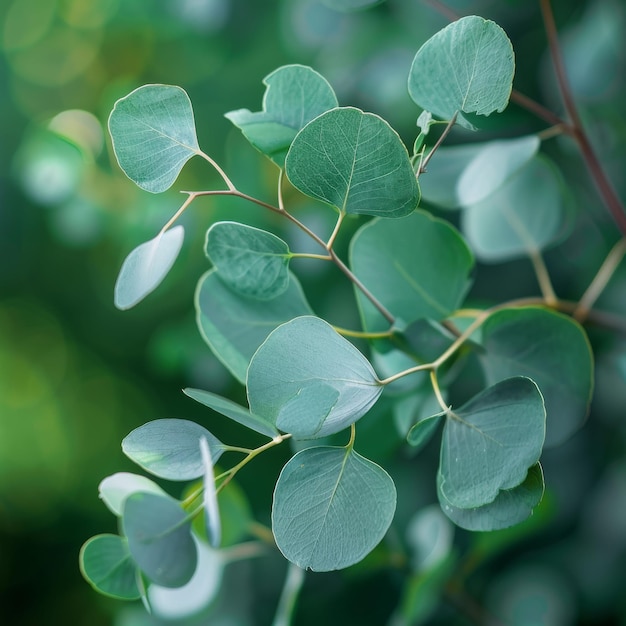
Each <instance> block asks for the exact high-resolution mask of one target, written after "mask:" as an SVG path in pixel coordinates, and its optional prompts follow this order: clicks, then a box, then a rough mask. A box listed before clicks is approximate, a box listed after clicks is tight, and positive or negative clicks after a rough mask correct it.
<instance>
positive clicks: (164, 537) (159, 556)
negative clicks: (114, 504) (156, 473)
mask: <svg viewBox="0 0 626 626" xmlns="http://www.w3.org/2000/svg"><path fill="white" fill-rule="evenodd" d="M122 528H123V531H124V535H126V537H127V538H128V548H129V550H130V553H131V555H132V557H133V559H134V560H135V562H136V563H137V565H138V566H139V568H140V569H141V570H142V571H143V572H144V573H145V575H146V576H147V577H148V578H149V579H150V580H151V581H152V582H155V583H156V584H157V585H162V586H163V587H181V586H182V585H184V584H185V583H187V582H188V581H189V580H190V578H191V577H192V576H193V573H194V571H195V569H196V563H197V551H196V545H195V543H194V541H193V538H192V536H191V522H190V521H189V519H188V516H187V513H186V512H185V511H184V510H183V509H182V507H181V506H180V504H179V503H178V502H177V501H176V500H174V499H173V498H170V497H162V496H158V495H155V494H152V493H135V494H133V495H132V496H130V497H129V498H128V499H127V500H126V504H125V506H124V513H123V515H122Z"/></svg>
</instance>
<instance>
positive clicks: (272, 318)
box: [195, 270, 312, 383]
mask: <svg viewBox="0 0 626 626" xmlns="http://www.w3.org/2000/svg"><path fill="white" fill-rule="evenodd" d="M195 304H196V319H197V323H198V327H199V328H200V332H201V334H202V336H203V338H204V340H205V341H206V342H207V344H208V345H209V347H210V348H211V350H213V353H214V354H215V356H217V358H218V359H219V360H220V361H221V362H222V363H223V364H224V365H225V366H226V367H227V368H228V369H229V370H230V372H231V373H232V374H233V376H235V378H237V380H239V381H240V382H242V383H243V382H245V380H246V370H247V369H248V364H249V363H250V359H251V358H252V355H253V354H254V352H255V351H256V349H257V348H258V347H259V346H260V345H261V344H262V343H263V341H265V338H266V337H267V336H268V335H269V333H270V332H271V331H272V330H274V328H276V327H277V326H278V325H280V324H282V323H283V322H286V321H288V320H290V319H293V318H294V317H297V316H299V315H308V314H310V313H312V311H311V307H310V306H309V304H308V302H307V301H306V298H305V296H304V293H303V292H302V288H301V287H300V283H299V282H298V279H297V278H296V277H295V276H294V275H293V274H291V275H290V277H289V286H288V287H287V290H286V291H285V292H284V293H282V294H281V295H279V296H277V297H275V298H272V299H271V300H257V299H255V298H249V297H247V296H242V295H241V294H238V293H236V292H234V291H233V290H232V289H230V288H229V287H227V286H226V285H225V284H224V282H223V281H221V280H220V279H219V276H218V274H217V272H216V271H215V270H211V271H209V272H207V273H206V274H205V275H204V276H203V277H202V278H201V279H200V282H199V283H198V288H197V289H196V297H195Z"/></svg>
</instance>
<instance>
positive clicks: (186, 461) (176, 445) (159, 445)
mask: <svg viewBox="0 0 626 626" xmlns="http://www.w3.org/2000/svg"><path fill="white" fill-rule="evenodd" d="M202 438H204V439H206V440H207V441H208V443H209V445H210V446H211V456H212V457H213V462H214V463H216V462H217V460H218V459H219V458H220V456H221V454H222V452H223V448H222V444H221V443H220V441H219V440H218V439H217V438H216V437H214V436H213V435H212V434H211V433H210V432H209V431H208V430H207V429H206V428H204V427H203V426H200V425H199V424H196V423H195V422H190V421H188V420H181V419H176V418H166V419H160V420H154V421H152V422H148V423H147V424H144V425H143V426H139V428H135V430H133V431H132V432H130V433H129V434H128V435H127V436H126V437H124V440H123V441H122V450H123V451H124V454H126V456H128V458H130V459H131V460H133V461H134V462H135V463H137V465H139V466H141V467H143V468H144V469H145V470H147V471H148V472H151V473H152V474H154V475H155V476H159V477H160V478H166V479H167V480H193V479H194V478H200V476H203V475H204V473H205V471H204V464H203V459H202V455H201V453H200V448H199V447H198V442H199V441H200V439H202Z"/></svg>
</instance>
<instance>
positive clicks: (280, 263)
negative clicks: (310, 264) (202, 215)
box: [206, 222, 289, 300]
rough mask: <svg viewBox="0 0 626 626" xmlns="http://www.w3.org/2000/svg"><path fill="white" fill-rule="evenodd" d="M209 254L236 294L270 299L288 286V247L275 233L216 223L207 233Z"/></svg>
mask: <svg viewBox="0 0 626 626" xmlns="http://www.w3.org/2000/svg"><path fill="white" fill-rule="evenodd" d="M206 254H207V256H208V258H209V259H210V261H211V263H213V265H214V266H215V269H216V270H217V273H218V274H219V277H220V278H221V279H222V280H223V281H224V282H225V283H226V284H227V285H228V286H229V287H230V288H231V289H234V290H235V291H236V292H238V293H240V294H241V295H244V296H249V297H251V298H256V299H258V300H271V299H272V298H275V297H276V296H279V295H280V294H282V293H284V292H285V291H286V290H287V287H288V285H289V247H288V246H287V244H286V243H285V242H284V241H283V240H282V239H280V238H279V237H277V236H276V235H273V234H272V233H268V232H267V231H264V230H260V229H258V228H253V227H252V226H246V225H245V224H239V223H238V222H217V223H216V224H213V225H212V226H211V228H209V230H208V231H207V239H206Z"/></svg>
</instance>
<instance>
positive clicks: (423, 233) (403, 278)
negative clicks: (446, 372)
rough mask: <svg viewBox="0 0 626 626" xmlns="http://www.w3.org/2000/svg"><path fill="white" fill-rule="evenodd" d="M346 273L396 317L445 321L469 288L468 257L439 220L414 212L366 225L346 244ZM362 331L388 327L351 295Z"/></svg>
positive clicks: (461, 242) (365, 301)
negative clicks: (361, 284) (349, 268)
mask: <svg viewBox="0 0 626 626" xmlns="http://www.w3.org/2000/svg"><path fill="white" fill-rule="evenodd" d="M350 264H351V267H352V271H353V272H354V273H355V274H356V275H357V276H358V278H359V279H360V280H361V282H362V283H363V284H364V285H365V286H366V287H367V288H368V289H369V290H370V291H371V292H372V293H373V294H374V295H375V296H376V298H377V299H378V300H379V301H380V302H381V303H382V304H383V305H384V306H385V307H386V308H387V309H388V310H389V311H390V312H391V313H392V314H393V315H394V316H396V317H397V318H400V319H401V320H402V321H403V322H404V323H406V324H410V323H411V322H414V321H415V320H418V319H420V318H431V319H436V320H441V319H444V318H445V317H448V316H449V315H450V314H451V313H452V312H453V311H454V310H456V309H457V308H458V306H459V305H460V304H461V302H462V300H463V298H464V296H465V293H466V292H467V289H468V288H469V283H470V273H471V270H472V267H473V264H474V260H473V258H472V253H471V252H470V250H469V248H468V247H467V245H466V244H465V242H464V240H463V238H462V237H461V236H460V235H459V234H458V232H457V231H456V230H455V229H454V228H453V227H452V226H450V224H448V223H447V222H444V221H443V220H440V219H436V218H433V217H431V216H430V215H429V214H428V213H425V212H424V211H417V212H416V213H415V214H414V215H410V216H408V217H405V218H403V219H400V220H385V219H377V220H372V221H370V222H368V223H367V224H365V225H364V226H362V227H361V228H360V229H359V231H358V232H357V233H356V235H355V236H354V237H353V239H352V242H351V245H350ZM356 293H357V300H358V303H359V307H360V309H361V317H362V319H363V326H364V328H365V329H366V330H368V331H382V330H386V329H387V328H388V327H389V323H388V322H387V321H386V320H385V319H384V318H383V317H382V315H381V314H380V313H379V312H378V310H377V309H376V308H374V306H373V305H372V303H371V302H370V301H369V300H368V299H367V298H366V297H365V296H364V295H363V294H362V292H361V291H360V290H358V289H357V290H356Z"/></svg>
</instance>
